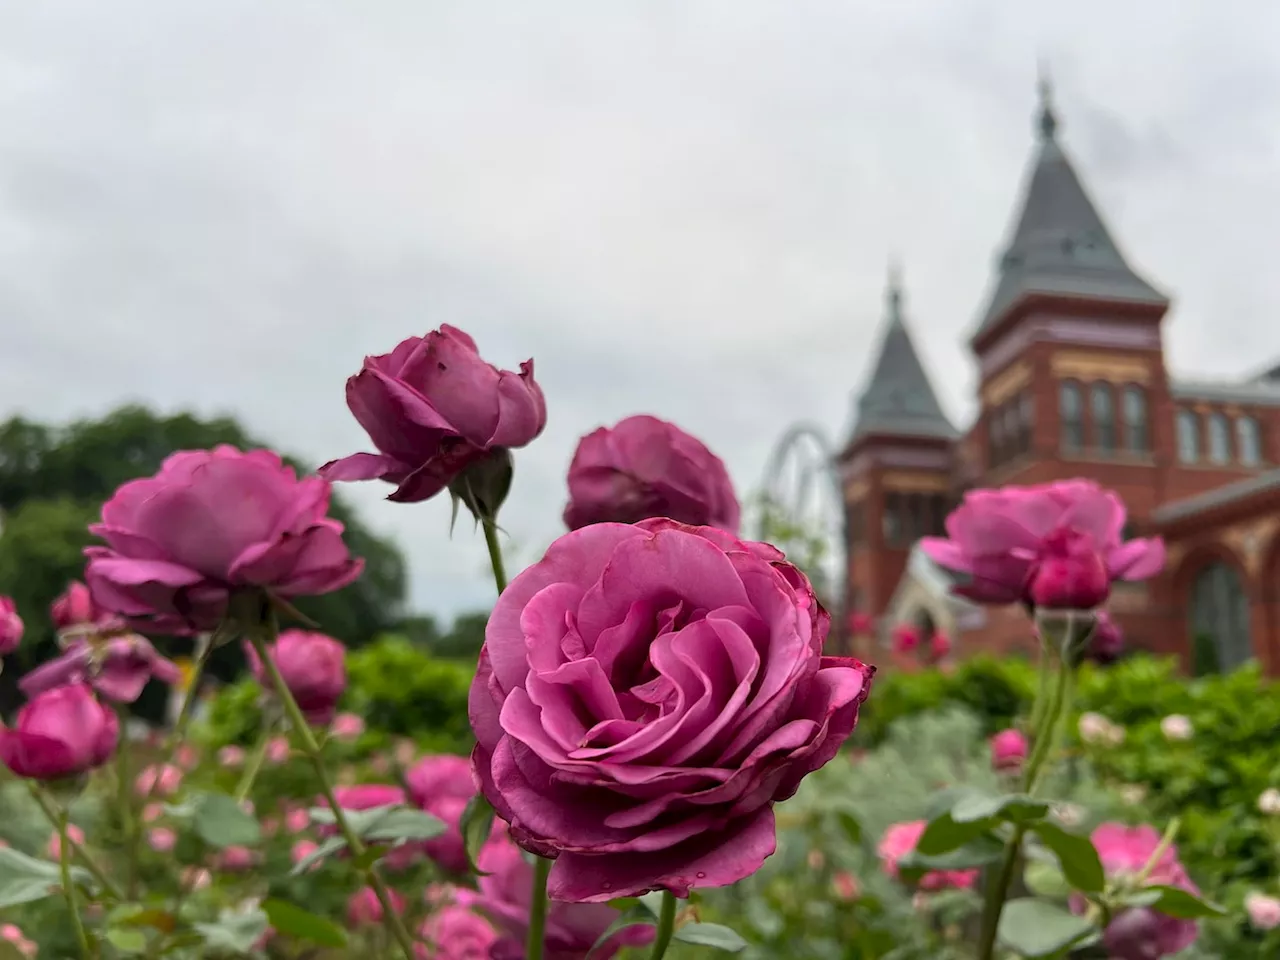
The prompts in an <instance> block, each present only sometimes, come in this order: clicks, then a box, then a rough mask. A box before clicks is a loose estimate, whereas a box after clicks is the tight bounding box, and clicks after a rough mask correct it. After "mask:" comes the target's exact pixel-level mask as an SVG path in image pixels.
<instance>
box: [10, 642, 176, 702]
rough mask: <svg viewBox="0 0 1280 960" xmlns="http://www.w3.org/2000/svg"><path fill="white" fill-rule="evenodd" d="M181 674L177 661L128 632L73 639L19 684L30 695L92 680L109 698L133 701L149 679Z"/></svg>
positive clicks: (170, 680)
mask: <svg viewBox="0 0 1280 960" xmlns="http://www.w3.org/2000/svg"><path fill="white" fill-rule="evenodd" d="M181 676H182V673H181V671H180V670H179V669H178V666H177V664H175V663H174V662H173V661H171V660H167V659H165V658H164V657H162V656H161V655H160V654H159V653H157V652H156V648H155V647H153V646H152V645H151V642H150V641H149V640H147V639H146V638H145V637H140V636H138V634H136V633H128V634H125V635H123V636H116V637H112V638H111V639H110V640H107V641H106V642H105V643H97V642H93V643H91V642H89V641H87V640H74V641H72V642H71V643H70V644H69V645H68V646H67V648H66V650H65V651H64V652H63V653H62V655H61V656H59V657H55V658H54V659H53V660H50V661H49V662H48V663H43V664H41V665H40V666H38V667H36V668H35V669H34V670H32V671H31V672H30V673H28V674H27V675H26V676H24V677H23V678H22V680H20V681H19V683H18V686H20V687H21V688H22V692H23V693H25V694H26V695H27V696H29V697H30V696H34V695H35V694H37V693H43V692H44V691H45V690H52V689H53V688H54V687H64V686H66V685H67V684H69V683H89V684H92V685H93V688H94V689H95V690H97V691H98V693H99V694H101V695H102V696H103V697H105V698H106V699H108V700H114V701H115V702H116V703H133V702H134V701H135V700H137V699H138V697H140V696H141V695H142V690H143V688H144V687H145V686H146V685H147V682H148V681H150V680H152V679H155V680H159V681H160V682H161V683H167V684H174V683H177V682H178V680H179V679H180V678H181Z"/></svg>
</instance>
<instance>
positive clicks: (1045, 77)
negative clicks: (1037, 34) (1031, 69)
mask: <svg viewBox="0 0 1280 960" xmlns="http://www.w3.org/2000/svg"><path fill="white" fill-rule="evenodd" d="M1038 72H1039V74H1040V78H1039V81H1038V82H1037V84H1036V89H1037V90H1038V91H1039V94H1040V115H1039V116H1038V117H1037V118H1036V126H1037V127H1038V128H1039V130H1040V136H1041V137H1042V138H1043V139H1045V140H1052V139H1053V136H1054V134H1055V133H1056V132H1057V130H1058V117H1057V115H1056V114H1055V113H1054V112H1053V82H1052V81H1051V80H1050V79H1049V68H1048V66H1047V65H1046V64H1045V61H1044V60H1043V59H1041V61H1040V68H1039V71H1038Z"/></svg>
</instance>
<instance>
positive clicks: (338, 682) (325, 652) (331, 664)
mask: <svg viewBox="0 0 1280 960" xmlns="http://www.w3.org/2000/svg"><path fill="white" fill-rule="evenodd" d="M268 652H269V653H270V654H271V659H272V660H273V661H274V662H275V665H276V669H277V670H279V671H280V676H281V677H283V678H284V683H285V686H286V687H288V688H289V692H290V693H291V694H293V699H294V700H296V701H297V702H298V706H299V707H300V708H301V709H302V712H303V714H304V715H305V716H306V718H307V720H308V721H309V722H310V723H311V724H313V725H316V726H324V725H327V724H328V723H329V721H331V720H332V719H333V714H334V710H335V709H336V708H337V705H338V699H339V698H340V697H341V696H342V694H343V692H344V691H345V690H346V689H347V651H346V648H345V647H343V645H342V644H341V643H339V642H338V641H337V640H335V639H333V637H330V636H326V635H325V634H323V633H313V632H311V631H309V630H285V631H283V632H282V633H281V634H280V637H279V639H277V640H276V642H275V643H273V644H272V645H271V647H270V649H269V651H268ZM244 653H245V659H247V660H248V662H249V669H250V670H252V671H253V675H254V676H255V677H256V678H257V680H258V683H260V684H261V685H262V688H263V689H264V690H271V689H272V686H271V678H270V677H268V676H267V675H266V671H265V669H264V668H263V665H262V661H261V660H259V659H258V653H257V651H256V650H254V648H253V647H252V646H250V645H249V644H248V643H246V644H245V647H244Z"/></svg>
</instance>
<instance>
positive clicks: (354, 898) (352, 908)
mask: <svg viewBox="0 0 1280 960" xmlns="http://www.w3.org/2000/svg"><path fill="white" fill-rule="evenodd" d="M387 892H388V894H390V897H389V899H390V901H391V908H392V909H393V910H395V912H396V913H397V914H400V913H404V897H402V896H400V894H398V893H397V892H396V891H394V890H388V891H387ZM347 919H348V920H349V921H350V922H351V925H352V926H353V927H363V926H374V925H376V924H379V923H381V922H382V904H381V902H379V900H378V895H377V894H376V893H375V892H374V890H373V888H372V887H363V888H361V889H360V890H357V891H356V892H355V893H353V894H352V895H351V899H350V900H348V901H347Z"/></svg>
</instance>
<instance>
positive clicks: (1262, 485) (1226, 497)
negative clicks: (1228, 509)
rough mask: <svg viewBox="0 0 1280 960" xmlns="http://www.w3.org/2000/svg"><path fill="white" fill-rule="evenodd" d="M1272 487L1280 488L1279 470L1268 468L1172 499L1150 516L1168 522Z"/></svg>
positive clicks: (1158, 520)
mask: <svg viewBox="0 0 1280 960" xmlns="http://www.w3.org/2000/svg"><path fill="white" fill-rule="evenodd" d="M1272 489H1280V470H1268V471H1267V472H1266V473H1260V474H1258V475H1257V476H1256V477H1249V478H1247V479H1245V480H1237V481H1236V482H1235V483H1229V484H1227V485H1226V486H1223V487H1218V488H1216V489H1214V490H1210V491H1208V492H1207V493H1200V494H1197V495H1196V496H1194V497H1184V498H1183V499H1181V500H1174V501H1172V502H1170V503H1166V504H1164V505H1163V506H1160V507H1156V509H1155V510H1154V511H1152V514H1151V517H1152V519H1153V520H1155V522H1156V523H1169V522H1170V521H1173V520H1181V519H1183V518H1185V517H1191V516H1194V515H1195V514H1197V513H1203V512H1204V511H1205V510H1212V509H1213V508H1214V507H1222V506H1226V505H1227V504H1230V503H1234V502H1236V501H1237V500H1244V499H1246V498H1247V497H1251V496H1253V495H1254V494H1256V493H1263V492H1265V491H1267V490H1272Z"/></svg>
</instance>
